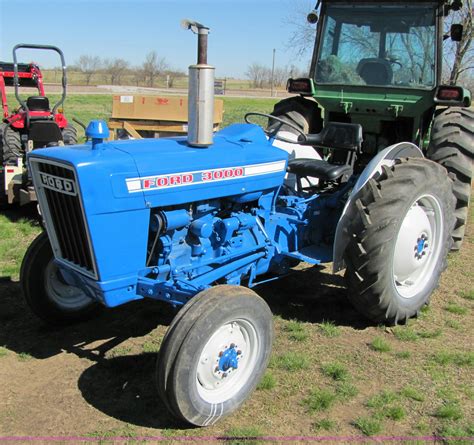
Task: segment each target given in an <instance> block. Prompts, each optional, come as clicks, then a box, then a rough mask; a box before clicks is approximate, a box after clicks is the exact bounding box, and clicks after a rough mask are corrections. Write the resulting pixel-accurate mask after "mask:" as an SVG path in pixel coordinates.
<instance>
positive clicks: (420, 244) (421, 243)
mask: <svg viewBox="0 0 474 445" xmlns="http://www.w3.org/2000/svg"><path fill="white" fill-rule="evenodd" d="M427 249H428V237H427V236H426V235H425V234H423V235H421V236H420V237H419V238H418V240H417V244H416V246H415V258H416V259H417V260H422V259H423V257H424V256H425V255H426V252H427Z"/></svg>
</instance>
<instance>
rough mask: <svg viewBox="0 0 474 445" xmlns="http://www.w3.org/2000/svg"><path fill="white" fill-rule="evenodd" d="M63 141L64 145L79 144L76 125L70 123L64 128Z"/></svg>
mask: <svg viewBox="0 0 474 445" xmlns="http://www.w3.org/2000/svg"><path fill="white" fill-rule="evenodd" d="M62 133H63V141H64V145H76V144H77V130H76V127H74V125H71V124H68V125H67V126H66V127H65V128H64V129H63V130H62Z"/></svg>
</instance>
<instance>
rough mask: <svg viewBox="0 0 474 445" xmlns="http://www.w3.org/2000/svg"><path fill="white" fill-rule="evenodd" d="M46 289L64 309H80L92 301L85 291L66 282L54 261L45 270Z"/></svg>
mask: <svg viewBox="0 0 474 445" xmlns="http://www.w3.org/2000/svg"><path fill="white" fill-rule="evenodd" d="M45 289H46V293H47V295H48V297H49V299H50V300H51V301H53V303H55V304H56V305H57V306H58V307H59V308H60V309H62V310H64V311H70V312H73V311H79V310H81V309H84V308H86V307H87V306H89V305H90V304H91V303H92V300H91V299H90V298H89V297H88V296H87V295H86V294H85V292H84V291H82V290H81V289H79V288H78V287H75V286H70V285H69V284H66V283H65V282H64V280H63V279H62V278H61V275H60V272H59V268H58V266H57V265H56V264H55V263H54V261H50V262H49V264H48V266H47V267H46V270H45Z"/></svg>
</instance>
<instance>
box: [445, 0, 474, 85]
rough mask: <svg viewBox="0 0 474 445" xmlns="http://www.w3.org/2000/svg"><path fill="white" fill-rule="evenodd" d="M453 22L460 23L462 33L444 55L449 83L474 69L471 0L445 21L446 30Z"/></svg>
mask: <svg viewBox="0 0 474 445" xmlns="http://www.w3.org/2000/svg"><path fill="white" fill-rule="evenodd" d="M453 23H460V24H462V25H463V27H464V33H463V36H462V39H461V41H460V42H455V43H454V42H451V45H449V44H448V48H447V51H446V55H445V63H446V62H447V64H448V67H449V75H448V73H445V77H446V80H447V81H449V83H450V84H451V85H455V84H456V83H458V81H459V79H460V77H461V76H462V75H463V74H465V73H467V72H468V71H470V70H473V69H474V48H473V47H472V38H473V32H474V27H473V13H472V0H466V1H465V2H464V6H463V8H462V9H461V10H460V11H459V12H456V13H454V14H452V15H451V17H450V20H447V21H446V27H447V29H446V31H447V32H449V28H450V27H451V25H452V24H453Z"/></svg>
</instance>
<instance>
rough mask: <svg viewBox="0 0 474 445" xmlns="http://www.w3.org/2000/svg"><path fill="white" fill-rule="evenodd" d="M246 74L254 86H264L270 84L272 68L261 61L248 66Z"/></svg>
mask: <svg viewBox="0 0 474 445" xmlns="http://www.w3.org/2000/svg"><path fill="white" fill-rule="evenodd" d="M245 75H246V76H247V77H248V78H249V80H250V85H251V87H252V88H264V87H265V86H266V85H268V84H269V79H270V77H271V70H270V68H267V67H265V66H263V65H261V64H259V63H252V65H250V66H249V67H248V68H247V71H246V72H245Z"/></svg>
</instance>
